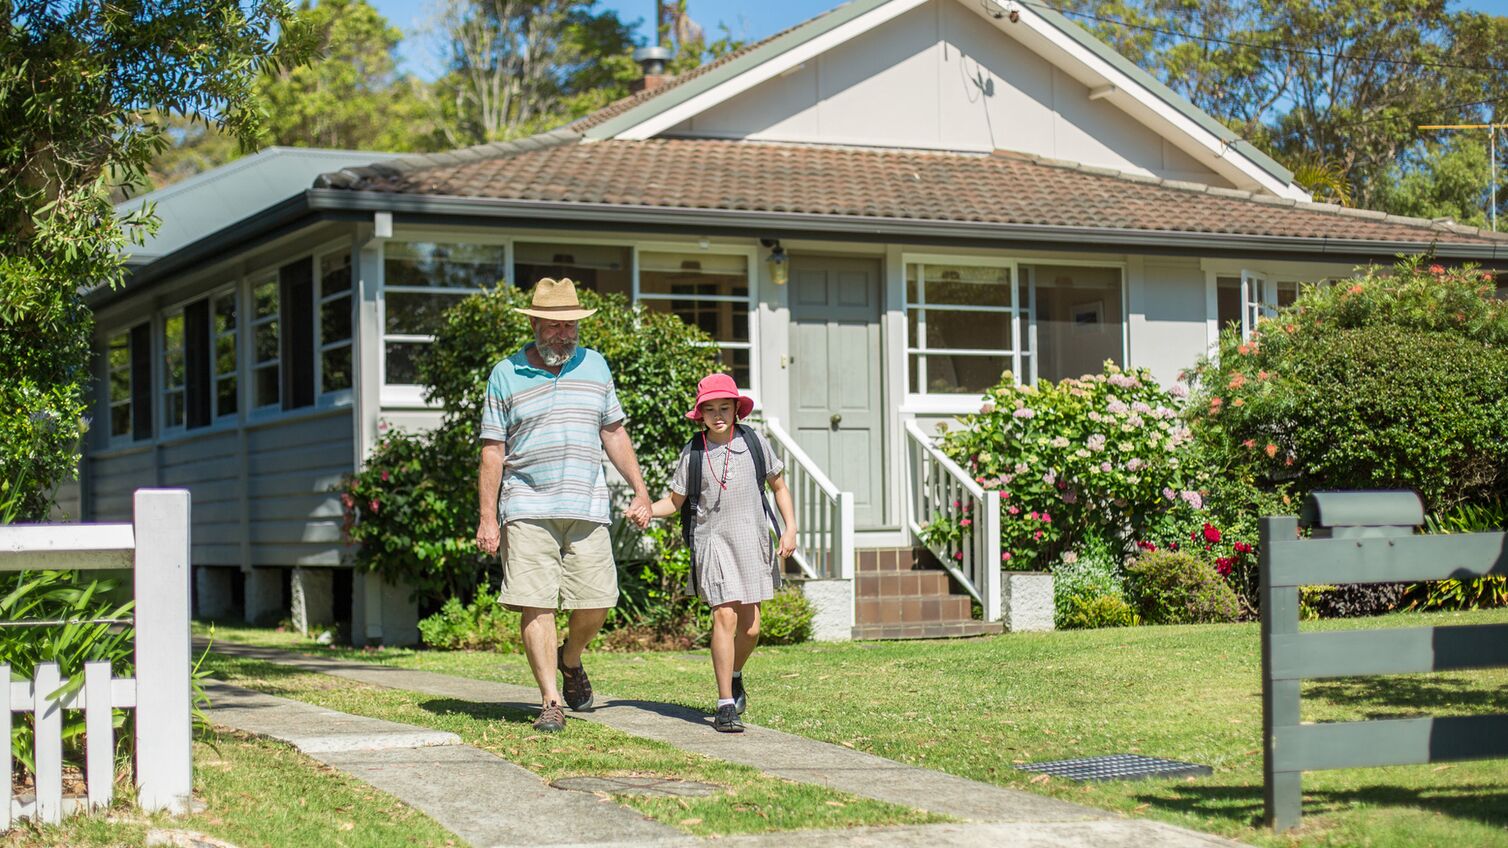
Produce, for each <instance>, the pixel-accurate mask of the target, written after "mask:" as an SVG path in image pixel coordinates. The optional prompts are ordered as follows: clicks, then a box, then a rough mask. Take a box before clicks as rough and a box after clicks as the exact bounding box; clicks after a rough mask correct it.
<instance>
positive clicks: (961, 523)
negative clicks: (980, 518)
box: [958, 518, 974, 527]
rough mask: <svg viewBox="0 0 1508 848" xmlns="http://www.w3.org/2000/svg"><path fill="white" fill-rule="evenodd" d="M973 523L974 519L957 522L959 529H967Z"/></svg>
mask: <svg viewBox="0 0 1508 848" xmlns="http://www.w3.org/2000/svg"><path fill="white" fill-rule="evenodd" d="M973 523H974V519H972V518H965V519H964V520H962V521H960V522H958V526H959V527H968V526H970V525H972V524H973Z"/></svg>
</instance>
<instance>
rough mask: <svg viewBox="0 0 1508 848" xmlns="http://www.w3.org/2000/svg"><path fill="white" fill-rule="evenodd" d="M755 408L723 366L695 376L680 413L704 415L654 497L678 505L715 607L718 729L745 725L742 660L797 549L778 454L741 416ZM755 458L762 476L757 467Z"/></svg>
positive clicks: (702, 589) (695, 571) (697, 572)
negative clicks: (779, 527)
mask: <svg viewBox="0 0 1508 848" xmlns="http://www.w3.org/2000/svg"><path fill="white" fill-rule="evenodd" d="M753 408H754V401H753V399H751V398H747V397H743V396H742V395H740V394H739V393H738V386H737V384H735V383H734V382H733V378H732V377H730V376H728V375H727V374H713V375H711V376H709V377H707V378H706V379H704V380H702V381H701V383H699V384H698V385H697V391H696V403H695V404H693V405H692V407H691V411H690V412H687V413H686V417H687V418H690V419H692V420H693V421H698V422H700V423H701V425H702V432H701V433H700V434H698V435H696V436H692V437H691V442H690V443H688V444H687V445H686V447H685V448H684V449H682V451H681V458H680V461H679V462H678V463H677V464H676V470H675V477H674V478H673V479H672V480H671V482H670V490H671V493H670V495H669V496H667V497H665V498H662V499H661V500H659V501H657V502H656V503H655V504H654V505H653V506H652V507H651V509H652V510H653V513H654V517H655V518H669V517H670V516H671V515H674V514H675V513H676V512H678V511H679V512H681V513H682V514H681V522H682V526H683V528H684V529H685V530H686V531H687V533H686V537H687V547H689V548H690V549H691V555H692V565H691V578H692V582H693V587H694V588H695V590H696V593H697V595H699V596H700V597H701V598H702V599H703V600H705V601H706V602H707V605H708V606H710V607H712V673H713V675H714V676H715V677H716V678H717V716H716V717H715V718H714V719H713V721H712V727H713V729H715V730H717V731H719V732H722V733H742V732H743V729H744V726H743V722H742V721H740V720H739V718H738V717H739V716H740V715H742V714H743V711H744V708H745V707H746V706H747V702H748V698H747V697H746V696H745V694H744V684H743V667H744V663H745V662H747V661H748V659H749V654H751V653H753V652H754V645H755V644H756V643H757V642H758V641H759V605H760V603H761V602H763V601H767V600H769V599H770V598H772V597H774V596H775V589H776V587H778V586H779V585H780V558H783V557H788V556H790V555H791V552H792V551H794V550H795V549H796V518H795V511H794V509H793V508H792V506H791V491H790V489H788V488H787V487H786V485H785V478H784V477H782V476H781V472H782V471H784V470H785V464H784V463H783V462H781V461H780V459H779V457H777V456H775V453H774V451H772V450H771V449H770V443H769V442H768V441H767V440H766V439H765V437H764V436H763V435H762V434H760V433H756V432H755V431H754V430H752V429H750V428H748V427H745V426H744V425H742V424H739V423H738V421H739V419H741V418H744V417H745V416H747V415H748V414H749V412H750V411H751V410H752V409H753ZM693 462H695V466H693V464H692V463H693ZM761 467H762V469H763V471H764V479H763V480H760V479H759V472H758V470H756V469H760V468H761ZM698 482H699V484H700V485H698ZM767 482H768V483H769V486H770V490H771V491H772V492H774V493H775V503H776V505H777V506H779V508H780V517H781V519H782V520H783V522H784V525H785V531H784V532H782V533H781V534H780V547H779V550H778V551H777V550H776V549H774V547H773V546H772V545H771V544H770V526H771V525H772V524H773V523H774V522H773V516H771V515H770V508H769V504H768V503H767V502H766V501H765V500H764V486H765V483H767ZM688 498H689V501H690V503H689V504H688ZM683 508H685V509H683ZM693 512H694V514H691V513H693ZM777 554H778V557H777Z"/></svg>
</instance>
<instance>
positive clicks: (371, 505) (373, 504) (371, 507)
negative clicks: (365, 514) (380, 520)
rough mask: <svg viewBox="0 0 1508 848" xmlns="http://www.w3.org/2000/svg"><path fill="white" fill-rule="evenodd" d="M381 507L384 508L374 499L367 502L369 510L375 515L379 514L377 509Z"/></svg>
mask: <svg viewBox="0 0 1508 848" xmlns="http://www.w3.org/2000/svg"><path fill="white" fill-rule="evenodd" d="M379 506H382V504H380V503H378V502H377V499H376V498H372V499H371V500H370V501H367V509H369V510H371V511H372V512H373V513H375V512H377V507H379Z"/></svg>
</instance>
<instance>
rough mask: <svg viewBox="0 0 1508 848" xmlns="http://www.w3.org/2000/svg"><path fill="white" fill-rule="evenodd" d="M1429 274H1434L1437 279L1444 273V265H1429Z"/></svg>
mask: <svg viewBox="0 0 1508 848" xmlns="http://www.w3.org/2000/svg"><path fill="white" fill-rule="evenodd" d="M1429 272H1430V273H1431V274H1434V275H1435V276H1436V277H1438V276H1440V275H1442V274H1444V273H1445V266H1444V265H1431V266H1429Z"/></svg>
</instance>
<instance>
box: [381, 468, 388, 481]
mask: <svg viewBox="0 0 1508 848" xmlns="http://www.w3.org/2000/svg"><path fill="white" fill-rule="evenodd" d="M387 480H388V473H387V469H386V468H384V469H382V482H384V483H386V482H387Z"/></svg>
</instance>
